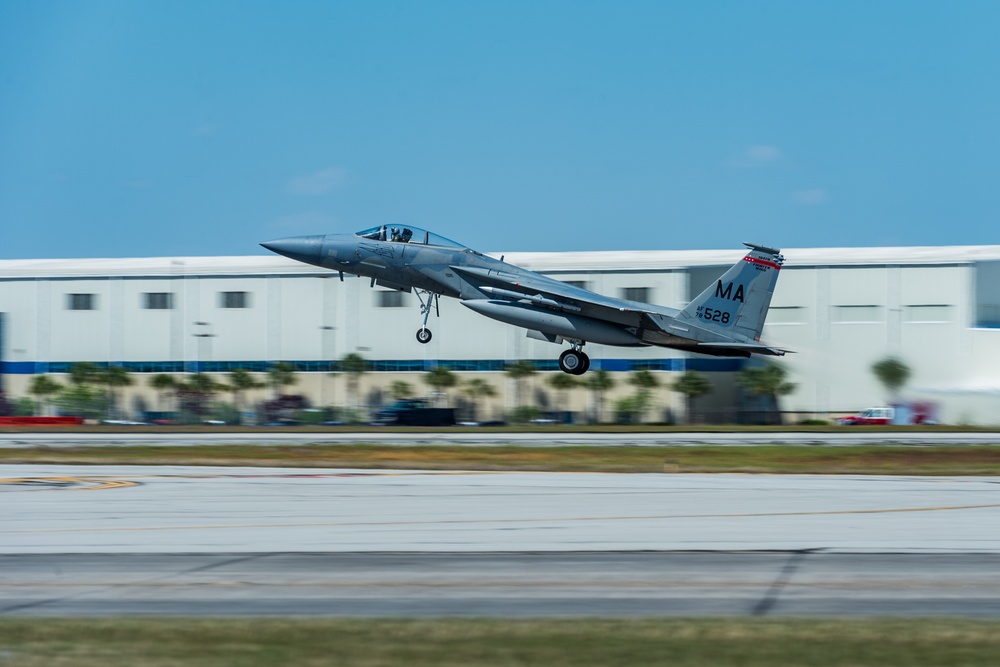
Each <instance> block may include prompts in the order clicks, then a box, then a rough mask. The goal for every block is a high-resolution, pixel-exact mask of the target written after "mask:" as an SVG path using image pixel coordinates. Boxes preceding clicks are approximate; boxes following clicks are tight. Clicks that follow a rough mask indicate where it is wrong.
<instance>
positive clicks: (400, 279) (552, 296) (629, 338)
mask: <svg viewBox="0 0 1000 667" xmlns="http://www.w3.org/2000/svg"><path fill="white" fill-rule="evenodd" d="M261 245H262V246H264V247H265V248H267V249H268V250H271V251H273V252H276V253H278V254H280V255H284V256H286V257H290V258H291V259H295V260H298V261H300V262H305V263H307V264H314V265H316V266H321V267H324V268H328V269H332V270H334V271H339V272H340V277H341V279H343V277H344V273H351V274H355V275H358V276H364V277H367V278H371V284H372V287H374V286H375V285H380V286H382V287H386V288H389V289H395V290H400V291H403V292H413V293H416V294H417V297H418V298H419V299H420V312H421V315H423V324H422V325H421V327H420V328H419V329H418V330H417V334H416V335H417V340H418V341H420V342H421V343H428V342H430V340H431V331H430V329H428V328H427V318H428V317H429V316H430V313H431V310H432V309H435V308H436V307H437V303H438V300H439V299H440V297H442V296H448V297H453V298H456V299H461V301H462V305H464V306H466V307H467V308H470V309H471V310H474V311H476V312H477V313H480V314H482V315H485V316H486V317H491V318H493V319H495V320H500V321H501V322H506V323H508V324H513V325H515V326H519V327H524V328H525V329H527V330H528V335H529V336H530V337H532V338H538V339H540V340H547V341H549V342H552V343H557V344H563V343H564V342H565V343H569V349H567V350H565V351H563V353H562V354H561V355H560V356H559V367H560V368H561V369H562V370H563V371H565V372H566V373H570V374H573V375H582V374H583V373H586V372H587V369H588V368H589V367H590V358H589V357H588V356H587V355H586V354H585V353H584V352H583V347H584V345H586V344H587V343H599V344H602V345H619V346H626V347H641V346H649V345H658V346H661V347H671V348H675V349H678V350H687V351H689V352H697V353H700V354H708V355H712V356H719V357H749V356H750V355H751V354H762V355H772V356H782V355H784V354H785V352H786V350H783V349H781V348H777V347H772V346H770V345H767V344H765V343H762V342H760V332H761V329H762V328H763V326H764V318H765V316H766V315H767V308H768V304H769V303H770V302H771V294H772V293H773V292H774V285H775V283H776V282H777V280H778V271H779V270H780V269H781V266H782V264H783V263H784V261H785V260H784V257H782V256H781V251H780V250H777V249H775V248H768V247H766V246H762V245H755V244H753V243H744V245H745V246H746V247H747V248H748V249H749V252H747V254H746V256H745V257H744V258H743V259H741V260H740V261H739V262H737V263H736V264H735V265H733V266H732V268H730V269H729V270H728V271H726V272H725V273H724V274H723V275H722V277H720V278H719V279H718V280H717V281H716V282H715V283H714V284H713V285H710V286H709V287H708V289H706V290H705V291H704V292H702V293H701V294H700V295H698V297H697V298H696V299H694V300H693V301H692V302H691V303H689V304H688V305H687V306H685V307H684V308H683V309H681V310H678V309H676V308H667V307H665V306H658V305H656V304H651V303H641V302H638V301H628V300H625V299H615V298H612V297H608V296H603V295H601V294H597V293H595V292H591V291H589V290H586V289H583V288H581V287H576V286H574V285H568V284H566V283H564V282H560V281H558V280H555V279H554V278H549V277H548V276H543V275H541V274H538V273H534V272H533V271H528V270H526V269H522V268H520V267H518V266H514V265H513V264H507V263H506V262H504V261H503V258H501V259H495V258H493V257H488V256H486V255H484V254H482V253H480V252H476V251H475V250H472V249H470V248H466V247H465V246H462V245H460V244H458V243H455V242H454V241H450V240H448V239H446V238H444V237H442V236H438V235H437V234H434V233H432V232H429V231H426V230H423V229H419V228H417V227H412V226H402V225H400V226H397V227H393V226H385V225H383V226H380V227H372V228H371V229H366V230H364V231H361V232H358V233H357V234H328V235H315V236H296V237H291V238H285V239H278V240H276V241H269V242H267V243H262V244H261Z"/></svg>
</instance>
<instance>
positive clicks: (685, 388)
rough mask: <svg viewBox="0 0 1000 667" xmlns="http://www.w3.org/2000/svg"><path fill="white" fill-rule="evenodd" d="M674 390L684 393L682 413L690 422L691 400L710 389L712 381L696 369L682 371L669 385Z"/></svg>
mask: <svg viewBox="0 0 1000 667" xmlns="http://www.w3.org/2000/svg"><path fill="white" fill-rule="evenodd" d="M670 388H671V389H673V390H674V391H676V392H679V393H681V394H684V414H685V418H686V419H687V422H688V423H689V424H690V423H691V419H692V414H691V403H692V401H693V400H694V399H695V398H697V397H699V396H703V395H705V394H707V393H709V392H711V391H712V383H711V382H709V381H708V378H706V377H705V376H704V375H702V374H701V373H699V372H698V371H684V372H683V373H681V375H680V377H678V378H677V379H676V380H674V383H673V384H672V385H671V387H670Z"/></svg>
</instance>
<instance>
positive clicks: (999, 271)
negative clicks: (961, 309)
mask: <svg viewBox="0 0 1000 667" xmlns="http://www.w3.org/2000/svg"><path fill="white" fill-rule="evenodd" d="M975 316H976V326H977V327H989V328H993V329H995V328H1000V262H977V263H976V313H975Z"/></svg>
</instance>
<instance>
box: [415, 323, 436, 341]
mask: <svg viewBox="0 0 1000 667" xmlns="http://www.w3.org/2000/svg"><path fill="white" fill-rule="evenodd" d="M431 338H433V336H432V335H431V330H430V329H427V328H423V327H421V328H420V329H417V342H418V343H423V344H424V345H426V344H427V343H429V342H431Z"/></svg>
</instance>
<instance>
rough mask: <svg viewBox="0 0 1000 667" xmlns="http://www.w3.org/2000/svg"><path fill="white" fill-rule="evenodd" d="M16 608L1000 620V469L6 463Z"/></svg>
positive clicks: (4, 495)
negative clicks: (934, 474) (963, 472)
mask: <svg viewBox="0 0 1000 667" xmlns="http://www.w3.org/2000/svg"><path fill="white" fill-rule="evenodd" d="M0 478H2V479H0V504H2V505H3V507H4V509H5V511H4V512H3V513H0V600H3V604H2V605H0V613H6V614H51V615H63V614H116V613H166V614H180V613H185V614H199V613H204V614H261V615H268V614H286V613H303V614H342V615H411V614H415V615H420V614H429V615H441V614H475V615H501V616H503V615H515V616H517V615H521V616H525V615H527V616H530V615H581V614H582V615H631V614H639V615H642V614H690V615H700V614H754V613H756V614H764V613H775V614H789V615H796V614H806V613H809V614H845V613H848V614H850V613H856V614H904V615H905V614H918V615H927V614H938V613H940V614H969V615H986V616H1000V534H998V533H997V531H995V530H994V529H993V527H994V526H997V525H1000V483H998V480H997V479H995V478H974V477H963V478H930V477H927V478H914V477H884V476H871V477H868V476H819V475H788V476H779V475H688V474H684V475H669V474H649V475H635V474H632V475H628V474H594V473H589V474H588V473H481V472H414V471H361V470H317V469H288V468H281V469H262V468H223V467H136V466H65V465H33V466H28V465H24V466H21V465H18V466H3V467H0Z"/></svg>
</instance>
